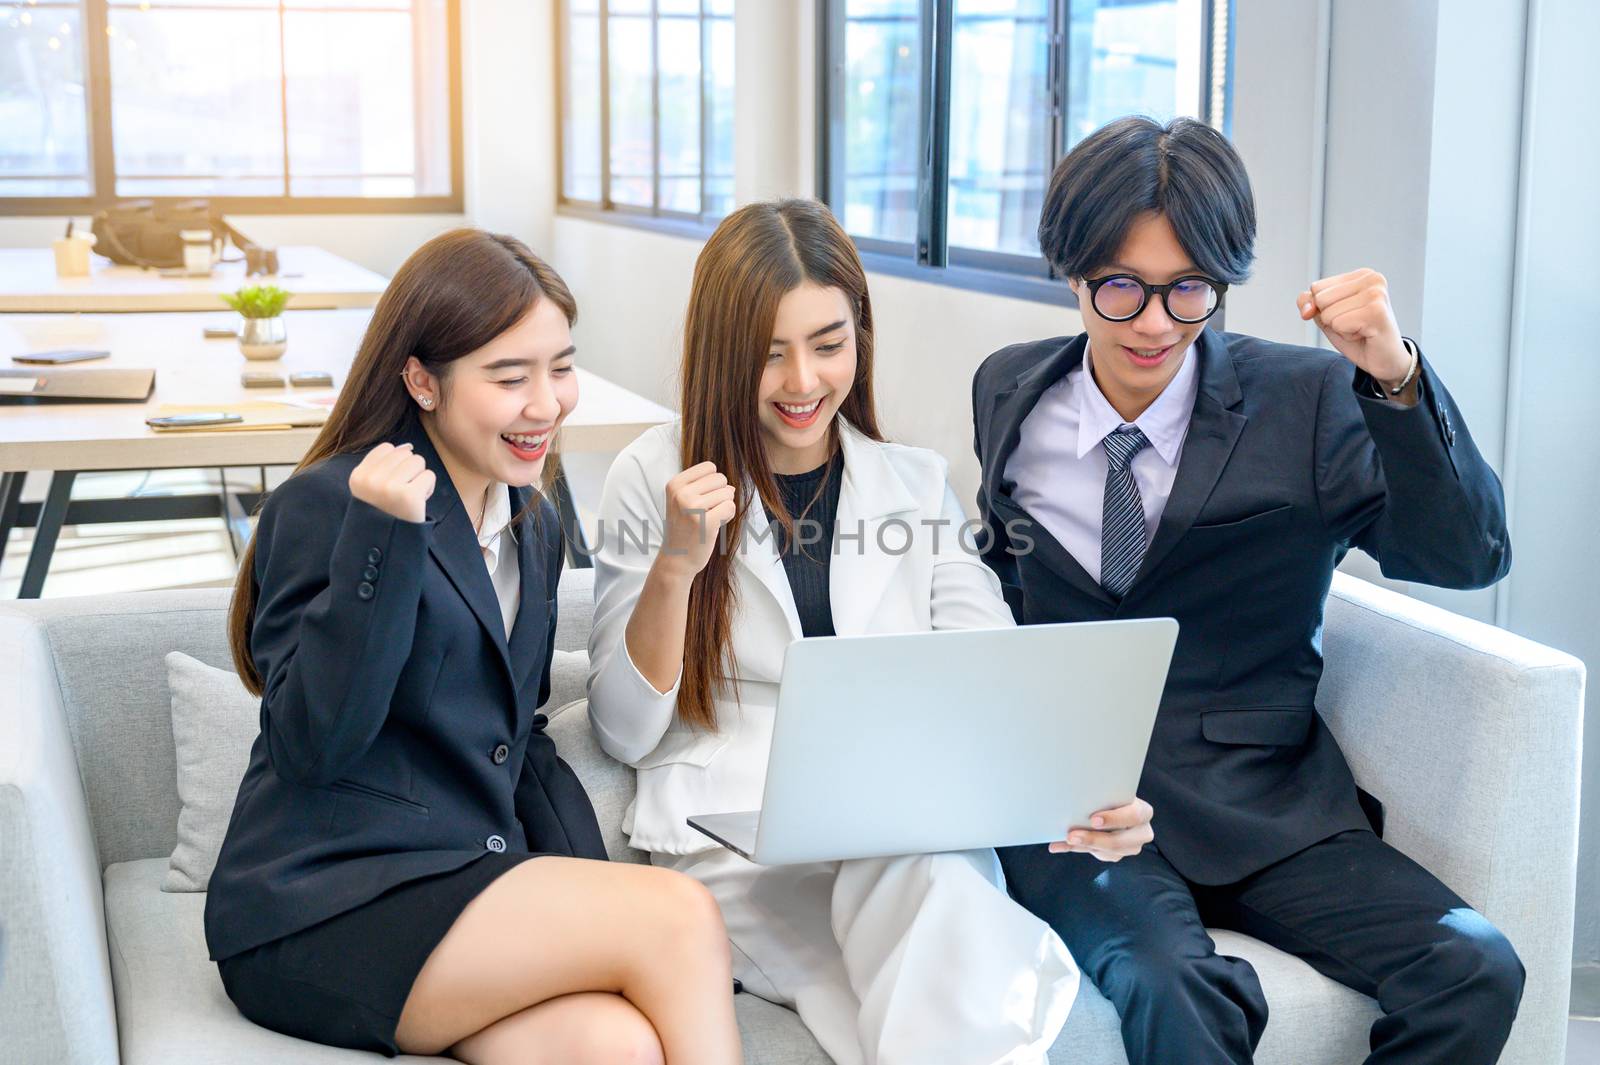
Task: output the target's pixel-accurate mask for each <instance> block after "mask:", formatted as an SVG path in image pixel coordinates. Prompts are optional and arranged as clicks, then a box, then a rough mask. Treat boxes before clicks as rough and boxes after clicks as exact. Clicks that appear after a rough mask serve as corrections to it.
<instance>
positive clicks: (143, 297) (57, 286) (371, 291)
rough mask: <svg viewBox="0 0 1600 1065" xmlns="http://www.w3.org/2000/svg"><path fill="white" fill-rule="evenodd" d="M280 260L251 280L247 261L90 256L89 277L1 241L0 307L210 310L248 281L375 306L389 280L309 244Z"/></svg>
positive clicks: (314, 298)
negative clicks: (185, 268) (187, 272)
mask: <svg viewBox="0 0 1600 1065" xmlns="http://www.w3.org/2000/svg"><path fill="white" fill-rule="evenodd" d="M231 254H234V255H237V254H238V252H237V251H236V250H235V251H231ZM278 266H279V273H278V274H277V275H276V276H270V277H255V278H248V279H247V278H246V277H245V276H244V263H243V262H236V263H221V264H219V265H218V266H217V267H216V268H215V269H214V270H213V271H212V272H211V275H210V276H209V277H167V276H164V275H163V274H162V273H161V272H160V271H159V270H146V269H143V268H141V267H137V266H118V265H116V264H114V263H112V262H111V261H110V260H108V259H104V258H101V257H100V256H98V255H91V256H90V259H89V276H88V277H57V276H56V267H55V255H54V253H53V252H51V250H50V249H49V248H0V311H5V312H24V313H26V312H62V311H83V312H97V313H128V312H141V311H210V310H216V309H219V308H222V307H223V303H222V300H221V294H222V293H224V292H232V291H234V290H235V289H237V288H239V287H240V286H241V285H244V284H247V283H248V284H254V283H260V284H271V285H277V286H278V287H279V288H282V289H286V290H287V291H288V292H289V307H290V308H291V309H296V310H319V309H328V308H335V307H371V306H374V305H375V304H376V303H377V302H378V297H379V296H380V295H382V294H383V290H384V288H386V287H387V286H388V284H389V281H388V279H387V278H385V277H384V276H383V275H381V274H375V273H373V272H372V271H371V270H368V269H366V268H365V267H361V266H357V265H356V264H355V263H352V262H350V261H348V260H346V259H341V258H339V257H338V256H337V255H334V254H333V253H331V252H327V251H324V250H322V249H321V248H316V247H310V246H306V245H290V246H287V247H283V248H279V249H278Z"/></svg>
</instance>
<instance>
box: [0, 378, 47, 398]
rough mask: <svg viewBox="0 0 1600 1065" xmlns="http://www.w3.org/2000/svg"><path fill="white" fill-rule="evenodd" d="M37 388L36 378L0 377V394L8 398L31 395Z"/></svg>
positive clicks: (37, 381)
mask: <svg viewBox="0 0 1600 1065" xmlns="http://www.w3.org/2000/svg"><path fill="white" fill-rule="evenodd" d="M38 387H39V379H38V378H37V377H0V392H3V393H5V394H6V395H8V396H27V395H31V394H32V393H33V391H34V389H36V388H38Z"/></svg>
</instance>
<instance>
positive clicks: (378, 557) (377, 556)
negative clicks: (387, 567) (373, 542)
mask: <svg viewBox="0 0 1600 1065" xmlns="http://www.w3.org/2000/svg"><path fill="white" fill-rule="evenodd" d="M367 561H368V562H370V563H372V564H373V565H374V566H376V565H377V564H378V563H380V562H382V561H383V552H382V551H379V550H378V549H377V548H376V547H374V548H371V549H369V550H368V551H367Z"/></svg>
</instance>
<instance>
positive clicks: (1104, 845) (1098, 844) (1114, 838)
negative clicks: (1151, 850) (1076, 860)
mask: <svg viewBox="0 0 1600 1065" xmlns="http://www.w3.org/2000/svg"><path fill="white" fill-rule="evenodd" d="M1154 816H1155V810H1154V809H1152V808H1151V806H1150V804H1149V803H1147V802H1145V801H1144V800H1143V799H1134V800H1133V801H1132V802H1130V803H1127V804H1126V805H1123V806H1115V807H1112V808H1111V809H1109V810H1101V811H1100V812H1099V813H1097V814H1095V815H1094V816H1093V817H1091V818H1090V819H1089V826H1090V827H1088V828H1083V827H1081V826H1074V827H1072V828H1070V829H1068V830H1067V838H1066V839H1064V840H1061V841H1060V842H1058V843H1052V844H1050V853H1051V854H1068V853H1073V852H1076V853H1079V854H1092V855H1094V856H1095V857H1096V858H1099V859H1100V860H1101V861H1102V862H1119V861H1121V860H1122V859H1124V858H1131V857H1133V856H1134V855H1135V854H1138V853H1139V852H1140V851H1141V850H1143V849H1144V845H1145V844H1146V843H1149V842H1150V841H1152V840H1153V839H1155V838H1156V836H1155V831H1154V830H1153V829H1151V827H1150V819H1151V818H1153V817H1154Z"/></svg>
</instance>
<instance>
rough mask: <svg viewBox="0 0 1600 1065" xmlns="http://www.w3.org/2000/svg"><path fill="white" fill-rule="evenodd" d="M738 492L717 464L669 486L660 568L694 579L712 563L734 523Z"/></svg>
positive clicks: (690, 471)
mask: <svg viewBox="0 0 1600 1065" xmlns="http://www.w3.org/2000/svg"><path fill="white" fill-rule="evenodd" d="M734 495H735V490H734V487H733V485H731V484H729V483H728V478H727V477H726V476H725V475H724V474H721V473H718V472H717V467H716V464H715V463H710V462H702V463H699V464H698V465H695V466H690V467H689V468H688V469H686V470H684V471H683V472H682V473H680V474H678V475H677V476H676V477H674V478H673V479H672V480H670V481H668V482H667V521H666V542H665V543H664V544H662V547H661V553H660V554H659V555H657V556H656V565H658V566H661V567H663V568H664V570H665V571H666V572H668V573H670V574H672V575H673V576H676V577H679V578H693V577H694V575H695V574H697V573H699V572H700V571H701V570H703V569H705V568H706V563H707V562H710V561H711V552H712V550H713V549H714V548H715V547H716V545H717V538H718V534H719V533H721V532H722V527H723V526H724V525H726V524H728V522H730V521H732V520H733V515H734V512H735V510H736V509H737V508H736V505H735V503H734Z"/></svg>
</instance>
